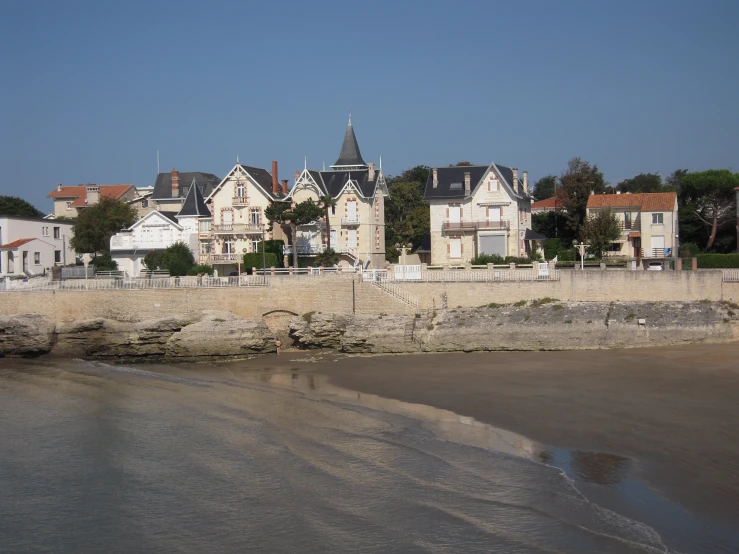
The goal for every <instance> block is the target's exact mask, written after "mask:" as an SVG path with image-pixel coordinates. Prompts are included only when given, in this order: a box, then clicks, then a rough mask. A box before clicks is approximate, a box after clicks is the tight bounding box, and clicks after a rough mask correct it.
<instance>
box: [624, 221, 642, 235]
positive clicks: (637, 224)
mask: <svg viewBox="0 0 739 554" xmlns="http://www.w3.org/2000/svg"><path fill="white" fill-rule="evenodd" d="M619 223H620V224H621V231H623V232H624V233H631V232H633V231H641V219H637V220H636V221H619Z"/></svg>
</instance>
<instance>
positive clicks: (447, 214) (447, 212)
mask: <svg viewBox="0 0 739 554" xmlns="http://www.w3.org/2000/svg"><path fill="white" fill-rule="evenodd" d="M446 218H447V219H449V208H447V209H446Z"/></svg>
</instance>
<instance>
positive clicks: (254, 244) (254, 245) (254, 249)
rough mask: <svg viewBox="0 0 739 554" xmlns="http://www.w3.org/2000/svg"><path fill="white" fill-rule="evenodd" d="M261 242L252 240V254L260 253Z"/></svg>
mask: <svg viewBox="0 0 739 554" xmlns="http://www.w3.org/2000/svg"><path fill="white" fill-rule="evenodd" d="M259 242H260V241H258V240H256V239H252V241H251V251H252V252H258V251H259Z"/></svg>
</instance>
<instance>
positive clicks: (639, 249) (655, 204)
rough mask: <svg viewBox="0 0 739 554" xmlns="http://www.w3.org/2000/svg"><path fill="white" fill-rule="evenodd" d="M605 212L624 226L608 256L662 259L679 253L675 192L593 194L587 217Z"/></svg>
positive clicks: (590, 198)
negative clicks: (613, 215)
mask: <svg viewBox="0 0 739 554" xmlns="http://www.w3.org/2000/svg"><path fill="white" fill-rule="evenodd" d="M605 209H609V210H610V211H611V212H612V213H614V214H615V215H616V217H617V218H618V220H619V223H620V225H621V237H620V238H619V239H618V240H617V241H616V242H614V243H612V244H611V247H610V248H609V250H608V252H607V255H608V256H612V257H624V258H636V259H643V260H659V259H667V258H670V257H673V256H675V255H676V254H677V248H678V207H677V194H676V193H674V192H652V193H640V194H620V193H616V194H591V195H590V197H589V198H588V204H587V213H586V217H593V216H595V214H596V213H598V212H599V211H602V210H605ZM645 263H648V262H647V261H645Z"/></svg>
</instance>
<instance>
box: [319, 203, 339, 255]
mask: <svg viewBox="0 0 739 554" xmlns="http://www.w3.org/2000/svg"><path fill="white" fill-rule="evenodd" d="M318 201H319V202H320V203H321V207H322V208H323V214H324V217H325V218H326V242H327V243H328V248H332V246H331V222H330V221H329V211H330V209H331V208H332V207H334V206H336V198H334V197H333V196H331V195H330V194H327V195H325V196H321V197H320V198H319V199H318Z"/></svg>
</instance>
